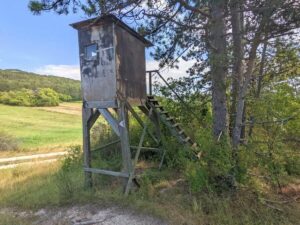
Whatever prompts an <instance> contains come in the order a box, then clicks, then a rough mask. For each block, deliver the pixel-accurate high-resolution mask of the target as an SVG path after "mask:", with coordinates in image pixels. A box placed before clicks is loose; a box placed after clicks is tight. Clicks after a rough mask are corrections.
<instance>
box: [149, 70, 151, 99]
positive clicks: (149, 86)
mask: <svg viewBox="0 0 300 225" xmlns="http://www.w3.org/2000/svg"><path fill="white" fill-rule="evenodd" d="M149 95H152V71H150V72H149Z"/></svg>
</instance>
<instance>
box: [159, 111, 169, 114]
mask: <svg viewBox="0 0 300 225" xmlns="http://www.w3.org/2000/svg"><path fill="white" fill-rule="evenodd" d="M160 113H161V114H168V113H169V112H168V111H162V112H160Z"/></svg>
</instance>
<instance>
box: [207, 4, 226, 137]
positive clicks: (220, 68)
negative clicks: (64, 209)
mask: <svg viewBox="0 0 300 225" xmlns="http://www.w3.org/2000/svg"><path fill="white" fill-rule="evenodd" d="M209 4H210V10H211V18H210V26H209V45H210V58H209V61H210V66H211V79H212V108H213V135H214V137H215V138H217V139H218V138H219V137H220V136H221V135H224V134H226V128H227V107H226V77H227V72H228V71H227V51H226V29H225V19H224V17H225V16H224V13H225V7H226V4H225V1H224V0H212V1H210V2H209Z"/></svg>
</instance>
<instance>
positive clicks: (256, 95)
mask: <svg viewBox="0 0 300 225" xmlns="http://www.w3.org/2000/svg"><path fill="white" fill-rule="evenodd" d="M267 45H268V42H267V40H265V42H264V47H263V51H262V55H261V62H260V68H259V74H258V81H257V90H256V93H255V99H256V100H258V99H259V98H260V92H261V86H262V80H263V76H264V67H265V61H266V52H267ZM254 120H255V118H254V116H253V115H251V116H250V121H251V124H250V126H249V133H248V136H249V137H251V136H252V131H253V127H254Z"/></svg>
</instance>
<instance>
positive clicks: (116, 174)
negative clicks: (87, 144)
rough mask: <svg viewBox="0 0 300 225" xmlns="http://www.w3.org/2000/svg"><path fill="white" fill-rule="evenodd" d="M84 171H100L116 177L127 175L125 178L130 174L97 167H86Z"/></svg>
mask: <svg viewBox="0 0 300 225" xmlns="http://www.w3.org/2000/svg"><path fill="white" fill-rule="evenodd" d="M84 171H85V172H89V173H99V174H103V175H109V176H115V177H125V178H127V177H129V174H127V173H122V172H115V171H110V170H102V169H96V168H84Z"/></svg>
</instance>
